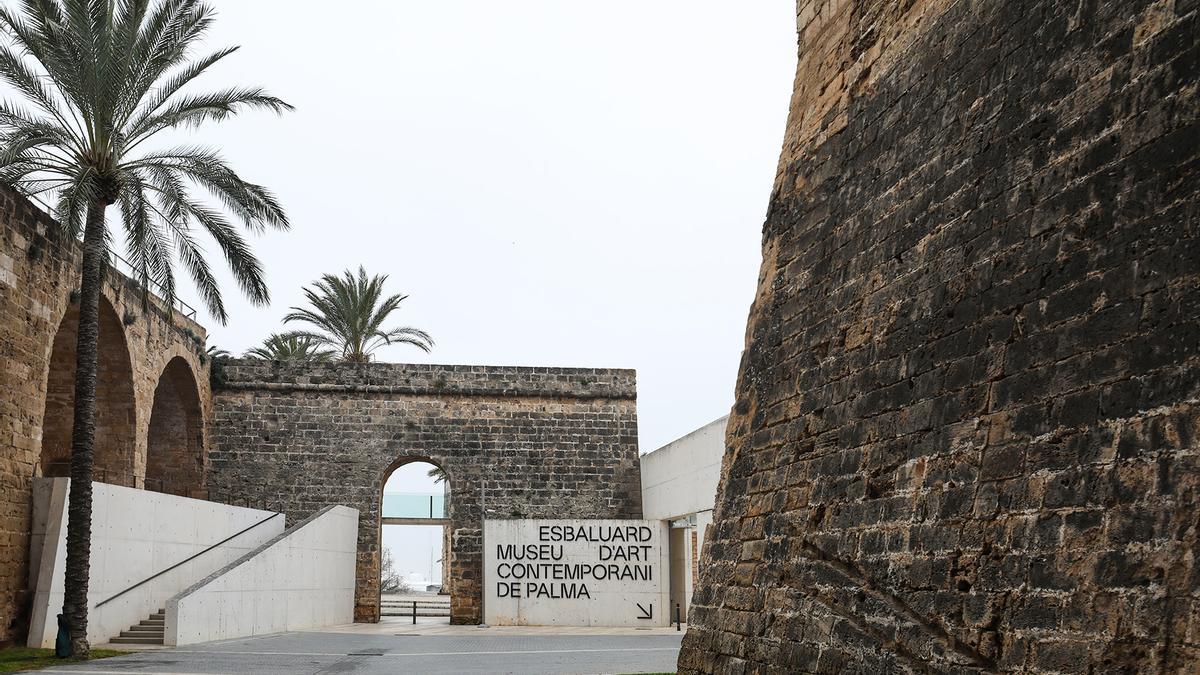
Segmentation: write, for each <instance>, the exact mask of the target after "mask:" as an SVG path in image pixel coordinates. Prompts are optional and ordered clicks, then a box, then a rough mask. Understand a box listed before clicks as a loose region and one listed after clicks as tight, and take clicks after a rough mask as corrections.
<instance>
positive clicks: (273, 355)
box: [246, 333, 334, 361]
mask: <svg viewBox="0 0 1200 675" xmlns="http://www.w3.org/2000/svg"><path fill="white" fill-rule="evenodd" d="M246 356H247V357H250V358H256V359H267V360H268V361H329V360H331V359H332V358H333V356H334V352H333V350H330V349H321V348H320V345H319V344H318V343H317V341H316V340H313V339H312V338H311V337H308V336H307V335H296V334H295V333H282V334H280V333H271V336H270V337H268V338H267V339H266V340H263V343H262V346H261V347H254V348H253V349H250V350H248V351H247V352H246Z"/></svg>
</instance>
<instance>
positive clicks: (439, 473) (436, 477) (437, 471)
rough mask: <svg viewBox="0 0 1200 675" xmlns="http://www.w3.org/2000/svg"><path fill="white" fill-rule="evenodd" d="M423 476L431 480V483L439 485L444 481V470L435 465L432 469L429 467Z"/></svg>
mask: <svg viewBox="0 0 1200 675" xmlns="http://www.w3.org/2000/svg"><path fill="white" fill-rule="evenodd" d="M425 475H426V476H429V477H430V478H432V479H433V482H434V483H435V484H437V483H441V482H442V481H444V480H446V471H445V469H443V468H442V467H440V466H437V465H436V464H435V465H434V466H433V467H431V468H430V469H429V470H428V471H426V472H425Z"/></svg>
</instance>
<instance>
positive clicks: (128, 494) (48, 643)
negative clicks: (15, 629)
mask: <svg viewBox="0 0 1200 675" xmlns="http://www.w3.org/2000/svg"><path fill="white" fill-rule="evenodd" d="M69 489H70V479H67V478H35V479H34V484H33V524H32V531H33V536H32V539H31V542H32V543H31V548H32V550H31V570H32V571H31V578H30V582H31V587H32V588H33V589H34V606H33V618H32V622H31V626H30V630H29V640H28V644H29V646H31V647H53V646H54V638H55V636H56V635H57V633H58V623H57V615H58V614H59V613H60V612H61V611H62V602H63V573H64V572H63V571H64V569H65V565H66V556H67V509H66V501H67V493H68V491H69ZM272 515H274V516H275V517H274V518H272V519H271V520H268V521H267V522H262V521H263V520H265V519H267V518H269V517H271V516H272ZM256 523H262V524H261V525H258V526H257V527H254V528H253V529H251V530H250V531H248V532H245V533H243V534H240V535H238V536H236V537H234V538H233V539H231V540H230V541H228V542H226V543H224V544H222V545H220V546H218V547H217V548H215V549H213V550H211V551H208V552H207V553H204V554H203V555H201V556H199V557H198V558H196V559H195V560H192V561H190V562H188V563H185V564H183V565H181V566H180V567H177V568H175V569H174V570H172V571H170V572H167V573H166V574H163V575H162V576H159V577H157V578H155V579H153V580H151V581H149V582H147V583H145V584H143V585H141V586H139V587H138V588H136V589H134V590H132V591H130V592H128V593H125V594H124V595H122V596H120V597H119V598H117V599H115V600H112V601H110V602H105V603H104V604H102V605H101V606H99V607H97V606H96V605H97V603H101V602H103V601H105V600H107V599H108V598H110V597H112V596H113V595H116V594H117V593H119V592H121V591H123V590H125V589H126V588H129V587H130V586H132V585H133V584H135V583H137V582H139V581H142V580H143V579H146V578H147V577H150V576H152V575H154V574H156V573H158V572H161V571H163V570H165V569H167V568H169V567H171V566H172V565H174V564H176V563H179V562H181V561H183V560H186V559H187V558H189V557H191V556H192V555H194V554H196V553H199V552H201V551H203V550H204V549H206V548H208V547H209V546H212V545H213V544H216V543H218V542H220V541H222V540H223V539H225V538H227V537H229V536H230V535H233V534H236V533H238V532H241V531H242V530H245V529H246V528H248V527H251V526H252V525H255V524H256ZM283 526H284V517H283V515H282V514H273V513H272V512H271V511H261V510H258V509H247V508H242V507H238V506H227V505H225V504H215V503H213V502H207V501H203V500H199V499H188V498H187V497H176V496H174V495H166V494H161V493H158V492H148V491H145V490H135V489H133V488H127V487H121V486H117V485H107V484H105V483H93V484H92V555H91V572H90V574H91V576H90V580H89V583H88V606H89V610H88V639H89V640H90V641H91V642H92V643H93V644H100V643H104V642H108V640H109V639H111V638H113V637H116V636H117V635H119V634H120V632H121V631H123V630H127V629H128V628H129V627H130V626H131V625H133V624H136V623H138V622H139V621H141V620H142V619H145V618H146V617H147V616H149V615H150V614H152V613H153V612H155V611H157V610H159V609H162V608H163V607H165V606H166V602H167V600H168V599H169V598H170V597H171V596H173V595H175V594H176V593H178V592H179V591H181V590H183V589H184V588H187V587H188V586H190V585H191V584H193V583H195V582H196V580H197V579H202V578H204V577H205V576H207V575H208V574H211V573H212V572H213V571H214V570H217V569H220V568H221V567H224V566H225V565H227V564H229V562H230V561H231V560H236V559H238V558H240V557H241V556H243V555H245V553H246V552H247V551H250V550H253V549H254V548H256V547H258V546H259V545H261V544H262V543H263V542H264V541H268V540H270V539H271V538H273V537H275V536H277V535H278V534H279V533H280V532H282V531H283Z"/></svg>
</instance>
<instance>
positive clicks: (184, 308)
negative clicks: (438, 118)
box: [28, 195, 196, 321]
mask: <svg viewBox="0 0 1200 675" xmlns="http://www.w3.org/2000/svg"><path fill="white" fill-rule="evenodd" d="M28 199H29V201H31V202H33V204H34V205H35V206H37V207H38V208H40V209H41V210H42V211H43V212H44V213H45V214H46V215H47V216H49V217H50V218H52V219H53V218H54V217H55V216H54V209H53V208H51V207H50V205H49V204H47V203H46V202H44V201H42V200H41V199H40V198H39V197H37V196H36V195H34V196H30V197H28ZM108 255H109V257H110V258H112V260H113V261H114V262H116V263H120V264H113V265H112V267H113V268H114V269H116V270H117V272H118V273H120V274H121V275H122V276H124V277H126V278H127V279H129V280H130V281H132V282H133V283H135V284H139V285H140V283H139V281H138V272H137V269H135V268H134V266H133V264H132V263H130V262H129V261H128V260H126V259H124V258H122V257H121V256H120V255H119V254H117V252H116V251H113V250H109V252H108ZM147 281H148V282H149V285H150V287H149V288H147V289H146V290H148V291H149V292H150V293H153V294H154V297H156V298H158V299H159V300H160V301H161V302H162V303H163V304H165V305H168V306H170V307H172V308H173V309H174V310H176V311H178V312H179V313H180V314H182V315H184V316H185V317H187V318H189V319H191V320H192V321H195V320H196V308H194V307H192V306H191V305H189V304H187V303H186V302H184V301H183V300H180V299H179V297H178V296H176V297H175V298H174V299H172V301H171V302H170V303H168V302H167V298H166V296H167V293H166V291H165V290H164V289H163V287H162V284H160V283H158V282H156V281H154V280H153V279H147ZM155 289H157V290H155Z"/></svg>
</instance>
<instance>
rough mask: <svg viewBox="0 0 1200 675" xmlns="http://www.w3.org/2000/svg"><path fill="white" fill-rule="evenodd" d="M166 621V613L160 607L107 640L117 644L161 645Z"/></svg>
mask: <svg viewBox="0 0 1200 675" xmlns="http://www.w3.org/2000/svg"><path fill="white" fill-rule="evenodd" d="M166 622H167V613H166V611H164V610H161V609H160V610H158V611H157V612H155V613H153V614H151V615H150V618H148V619H142V620H141V621H140V622H138V624H137V625H136V626H130V627H129V630H123V631H121V634H120V635H118V636H117V637H115V638H112V639H111V640H109V642H111V643H113V644H117V645H161V644H162V643H163V636H164V635H165V634H166V628H167V626H166Z"/></svg>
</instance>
